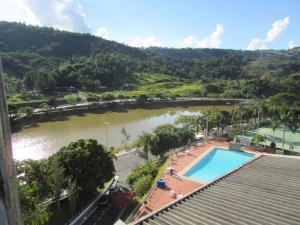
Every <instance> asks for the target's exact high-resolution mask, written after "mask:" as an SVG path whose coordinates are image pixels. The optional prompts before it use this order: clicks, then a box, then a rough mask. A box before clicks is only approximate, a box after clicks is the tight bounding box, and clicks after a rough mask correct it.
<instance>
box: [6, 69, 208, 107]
mask: <svg viewBox="0 0 300 225" xmlns="http://www.w3.org/2000/svg"><path fill="white" fill-rule="evenodd" d="M127 85H128V87H129V88H128V89H129V90H114V91H108V92H97V93H90V92H86V94H88V95H95V96H100V97H101V96H102V95H104V94H108V93H109V94H112V95H114V96H118V95H120V94H121V95H123V96H125V97H127V98H134V97H136V96H138V95H140V94H146V95H148V96H151V97H162V96H163V97H191V96H202V92H203V89H204V85H203V84H202V83H201V82H200V81H197V82H188V81H187V80H185V79H182V78H178V77H175V76H170V75H167V74H162V73H144V72H140V73H137V72H136V73H134V74H133V75H132V77H131V80H130V81H128V82H127ZM51 97H57V96H52V95H44V94H40V93H23V94H12V95H10V96H9V99H8V101H9V103H10V104H16V105H20V106H34V107H38V106H39V105H40V104H41V103H47V102H48V101H49V99H50V98H51ZM57 100H59V101H63V100H64V99H63V97H59V98H57Z"/></svg>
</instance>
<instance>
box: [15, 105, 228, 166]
mask: <svg viewBox="0 0 300 225" xmlns="http://www.w3.org/2000/svg"><path fill="white" fill-rule="evenodd" d="M216 107H217V108H220V109H224V110H225V109H228V106H227V107H226V106H192V107H171V108H160V109H132V110H128V111H126V112H122V111H118V112H105V113H103V114H101V113H100V114H99V113H94V114H92V113H86V114H85V115H80V116H78V115H77V116H70V117H67V118H66V119H64V120H55V121H51V122H44V123H38V124H35V125H34V126H27V127H26V128H23V129H22V130H21V131H19V132H17V133H14V134H13V135H12V144H13V155H14V158H15V159H16V160H24V159H28V158H30V159H41V158H46V157H49V156H50V155H52V154H53V153H55V152H56V151H57V150H59V149H60V148H61V147H63V146H65V145H67V144H69V143H70V142H72V141H76V140H78V139H80V138H93V139H97V140H98V141H99V142H100V143H102V144H104V145H106V127H105V125H104V123H105V122H108V123H109V125H108V137H109V138H108V145H109V146H118V145H120V144H121V142H122V139H123V136H122V134H121V128H122V127H125V129H126V130H127V132H128V133H129V134H130V136H131V138H130V141H133V140H135V139H136V138H137V136H138V135H139V134H141V133H142V131H151V130H153V128H155V127H156V126H158V125H160V124H164V123H173V122H174V121H175V119H176V118H177V117H178V116H179V115H180V114H185V115H189V114H193V113H198V112H201V111H205V110H207V109H208V108H216Z"/></svg>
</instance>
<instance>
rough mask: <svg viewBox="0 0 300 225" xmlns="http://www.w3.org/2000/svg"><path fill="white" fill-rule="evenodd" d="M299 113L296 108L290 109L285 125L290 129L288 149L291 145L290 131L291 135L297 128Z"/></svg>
mask: <svg viewBox="0 0 300 225" xmlns="http://www.w3.org/2000/svg"><path fill="white" fill-rule="evenodd" d="M299 122H300V121H299V113H298V112H297V111H296V110H291V118H290V120H289V122H288V123H287V127H288V128H289V129H290V131H291V132H290V150H291V147H292V133H293V135H294V134H295V133H296V131H297V130H298V128H299Z"/></svg>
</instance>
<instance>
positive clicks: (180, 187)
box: [143, 139, 249, 215]
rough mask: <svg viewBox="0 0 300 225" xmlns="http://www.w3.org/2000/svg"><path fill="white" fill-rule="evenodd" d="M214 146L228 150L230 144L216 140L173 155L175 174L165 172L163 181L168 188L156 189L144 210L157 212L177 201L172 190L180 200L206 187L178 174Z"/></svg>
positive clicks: (171, 164) (172, 161)
mask: <svg viewBox="0 0 300 225" xmlns="http://www.w3.org/2000/svg"><path fill="white" fill-rule="evenodd" d="M213 146H218V147H224V148H228V146H229V143H228V142H225V141H224V140H223V139H218V140H216V139H215V140H213V141H208V142H206V143H204V144H203V145H202V146H199V147H191V148H190V149H189V150H188V151H189V152H188V153H184V152H182V153H183V154H182V153H181V154H177V155H173V156H172V158H171V162H170V166H171V167H172V168H174V171H175V174H174V175H172V176H171V175H170V172H169V171H165V172H164V174H163V176H162V179H164V180H165V182H166V188H165V189H161V188H155V189H154V191H153V192H152V193H151V194H150V196H149V197H148V199H147V204H146V206H145V205H144V206H143V208H146V209H147V211H148V212H151V211H156V210H158V209H160V208H163V207H164V206H165V205H167V204H169V203H171V202H172V201H175V200H176V198H174V197H172V196H171V192H170V191H171V190H173V191H174V192H175V193H176V194H177V198H180V197H181V196H184V195H186V194H188V193H190V192H192V191H194V190H195V189H198V188H200V187H201V186H204V185H205V184H202V183H199V182H195V181H191V180H188V179H185V178H183V177H182V176H177V175H176V174H177V173H180V172H182V171H183V170H184V169H185V168H186V167H187V166H188V165H190V164H191V163H192V162H193V161H195V160H197V158H198V157H199V156H200V155H201V154H203V153H204V152H205V151H207V150H209V149H210V148H212V147H213ZM241 149H243V150H248V151H249V148H245V147H242V148H241ZM144 214H145V213H143V215H144Z"/></svg>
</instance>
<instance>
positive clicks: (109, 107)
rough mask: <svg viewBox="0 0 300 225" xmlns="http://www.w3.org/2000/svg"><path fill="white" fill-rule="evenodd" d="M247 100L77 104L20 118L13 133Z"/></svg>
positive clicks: (205, 99) (204, 99) (13, 125)
mask: <svg viewBox="0 0 300 225" xmlns="http://www.w3.org/2000/svg"><path fill="white" fill-rule="evenodd" d="M248 101H249V100H247V99H211V98H180V99H176V100H170V99H168V100H166V99H160V100H153V101H145V102H136V101H132V100H130V101H116V100H115V101H107V102H99V103H88V104H77V105H68V106H61V107H57V108H56V109H50V110H46V111H37V112H35V113H34V114H33V115H32V116H31V117H30V118H25V117H23V118H20V119H17V120H14V121H12V122H11V128H12V131H13V132H17V131H18V130H20V129H21V128H22V127H23V126H28V125H32V126H34V124H36V123H40V122H49V121H58V120H65V119H66V117H68V116H72V115H78V116H83V115H84V114H85V113H96V114H102V113H105V112H108V111H113V112H127V111H128V110H129V109H137V108H143V109H159V108H164V107H177V106H181V107H189V106H206V105H207V106H209V105H210V106H218V105H234V104H238V103H247V102H248Z"/></svg>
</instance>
